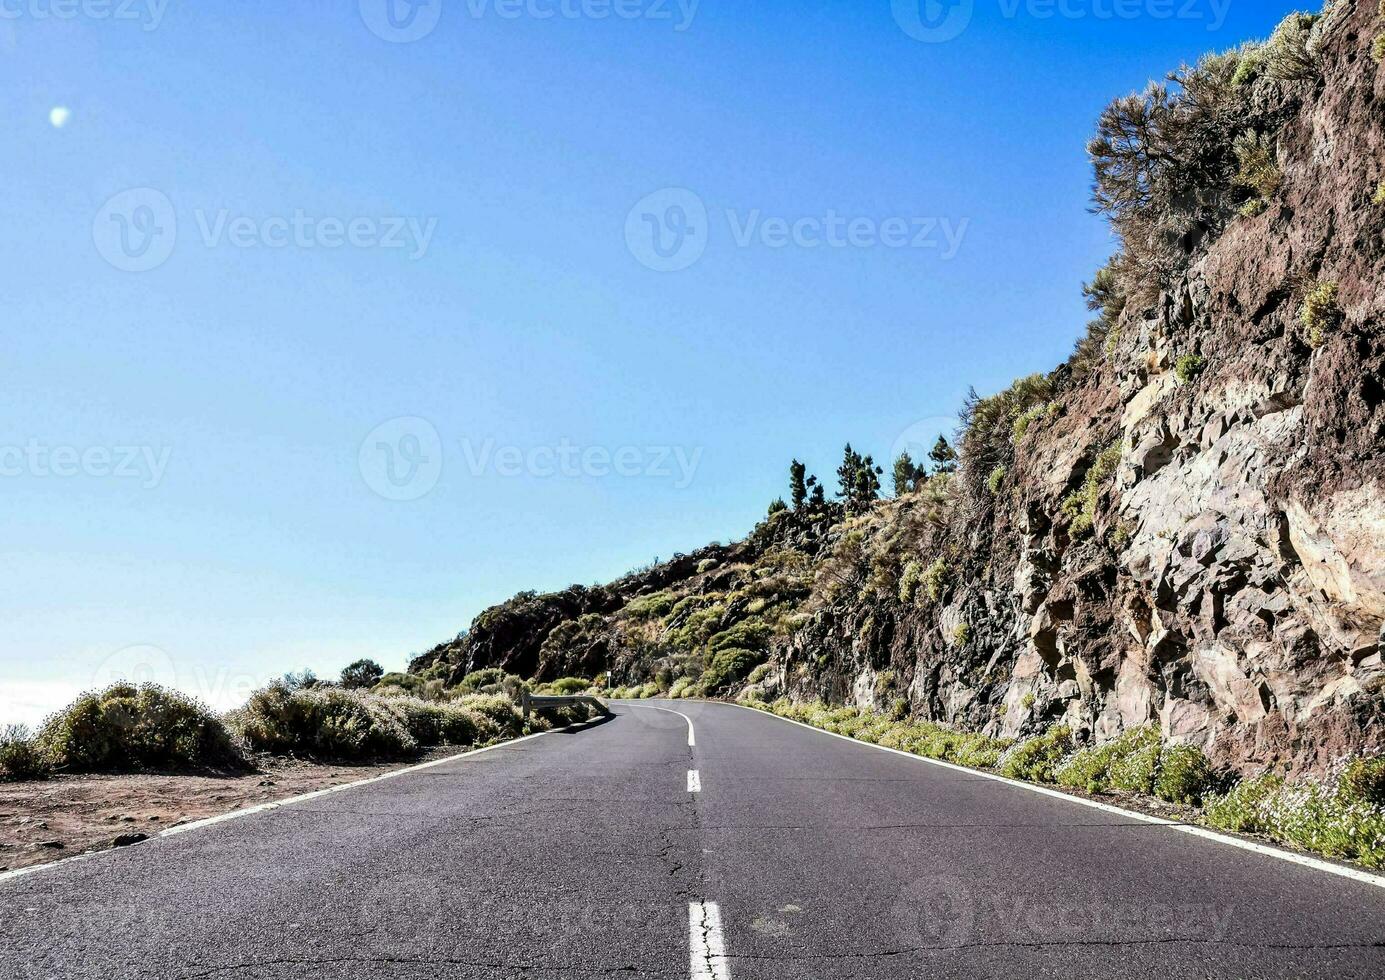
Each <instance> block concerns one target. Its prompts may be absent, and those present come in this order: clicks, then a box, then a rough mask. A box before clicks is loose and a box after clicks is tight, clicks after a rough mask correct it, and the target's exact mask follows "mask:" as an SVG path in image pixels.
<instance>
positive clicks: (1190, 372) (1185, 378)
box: [1173, 354, 1207, 385]
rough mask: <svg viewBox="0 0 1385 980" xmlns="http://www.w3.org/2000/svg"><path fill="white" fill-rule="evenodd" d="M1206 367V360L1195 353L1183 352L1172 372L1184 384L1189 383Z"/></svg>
mask: <svg viewBox="0 0 1385 980" xmlns="http://www.w3.org/2000/svg"><path fill="white" fill-rule="evenodd" d="M1206 369H1207V362H1206V361H1205V360H1203V359H1202V358H1201V357H1200V356H1198V355H1197V354H1184V355H1183V356H1182V357H1180V358H1179V359H1178V364H1177V366H1175V367H1174V369H1173V372H1174V374H1175V375H1177V377H1178V380H1179V381H1181V382H1183V383H1184V384H1185V385H1186V384H1191V383H1192V382H1193V381H1196V380H1197V378H1198V377H1199V376H1200V375H1201V374H1202V372H1203V371H1205V370H1206Z"/></svg>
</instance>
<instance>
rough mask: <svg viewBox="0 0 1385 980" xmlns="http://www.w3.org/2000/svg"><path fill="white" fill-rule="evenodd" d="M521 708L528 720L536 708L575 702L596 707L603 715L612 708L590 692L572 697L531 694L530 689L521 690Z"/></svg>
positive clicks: (608, 712) (567, 705)
mask: <svg viewBox="0 0 1385 980" xmlns="http://www.w3.org/2000/svg"><path fill="white" fill-rule="evenodd" d="M519 704H520V710H521V711H523V712H524V718H525V720H526V721H528V719H529V713H530V711H531V710H532V709H534V708H567V707H570V706H572V705H575V704H585V705H589V706H590V707H593V708H595V709H596V710H597V711H599V712H601V713H602V714H603V715H609V714H610V713H611V709H610V708H608V707H606V704H605V702H603V701H602V700H601V699H600V698H594V697H592V696H591V695H589V694H577V695H572V696H570V697H563V696H560V695H556V694H530V693H529V692H528V691H522V692H520V696H519Z"/></svg>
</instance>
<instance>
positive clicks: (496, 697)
mask: <svg viewBox="0 0 1385 980" xmlns="http://www.w3.org/2000/svg"><path fill="white" fill-rule="evenodd" d="M454 703H455V704H457V705H459V706H461V707H463V708H466V709H468V710H470V711H474V712H475V713H476V714H478V715H480V716H481V717H482V718H484V719H486V720H487V721H489V722H490V723H491V724H492V725H494V726H495V734H494V735H493V736H492V737H494V738H513V737H515V736H516V735H520V734H522V733H523V731H524V717H523V716H522V715H521V714H520V713H519V709H518V708H516V707H515V703H514V701H512V700H510V699H509V698H507V697H505V696H504V695H503V694H469V695H467V696H466V697H463V698H458V699H457V701H455V702H454Z"/></svg>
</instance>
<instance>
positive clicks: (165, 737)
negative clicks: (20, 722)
mask: <svg viewBox="0 0 1385 980" xmlns="http://www.w3.org/2000/svg"><path fill="white" fill-rule="evenodd" d="M38 745H39V748H40V749H41V751H42V752H43V753H44V754H45V755H47V756H48V757H49V758H51V759H52V761H53V765H54V766H55V767H58V768H64V769H70V770H73V771H85V772H96V771H103V770H124V769H132V768H143V767H149V766H182V765H227V764H239V763H240V762H241V761H242V760H241V756H240V753H239V752H238V751H237V750H236V748H235V746H234V745H233V744H232V742H231V736H230V733H229V732H228V731H227V730H226V727H225V725H223V724H222V723H221V721H220V720H218V719H217V718H216V717H215V716H213V715H212V714H211V712H210V711H208V710H207V708H206V707H205V706H203V705H202V704H200V703H198V702H197V701H195V700H193V699H192V698H189V697H187V696H185V695H183V694H180V693H178V692H176V691H170V690H168V689H167V688H164V687H160V686H159V685H157V684H141V685H139V686H135V685H134V684H126V683H118V684H113V685H111V686H110V687H108V688H106V689H105V690H102V691H95V692H91V693H88V694H84V695H82V696H81V697H80V698H78V699H77V700H76V701H74V702H73V703H72V704H70V705H68V706H67V707H66V708H64V709H63V710H62V711H60V712H58V713H57V714H55V715H53V716H52V717H51V718H49V719H48V720H47V721H45V722H44V724H43V728H42V729H41V730H40V732H39V734H38Z"/></svg>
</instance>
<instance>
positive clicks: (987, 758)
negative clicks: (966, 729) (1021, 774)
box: [956, 735, 1013, 769]
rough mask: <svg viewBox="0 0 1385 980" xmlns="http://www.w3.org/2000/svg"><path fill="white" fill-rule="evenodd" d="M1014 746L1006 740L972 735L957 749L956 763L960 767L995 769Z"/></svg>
mask: <svg viewBox="0 0 1385 980" xmlns="http://www.w3.org/2000/svg"><path fill="white" fill-rule="evenodd" d="M1012 744H1013V743H1012V742H1010V741H1008V740H1005V739H997V738H987V737H986V736H984V735H970V736H967V737H966V738H965V739H963V740H962V743H961V745H959V746H958V747H957V752H956V761H957V764H958V765H962V766H970V767H971V768H973V769H994V768H995V767H996V766H998V765H999V764H1000V758H1001V756H1003V755H1004V754H1005V752H1006V751H1007V750H1008V749H1009V748H1010V746H1011V745H1012Z"/></svg>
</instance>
